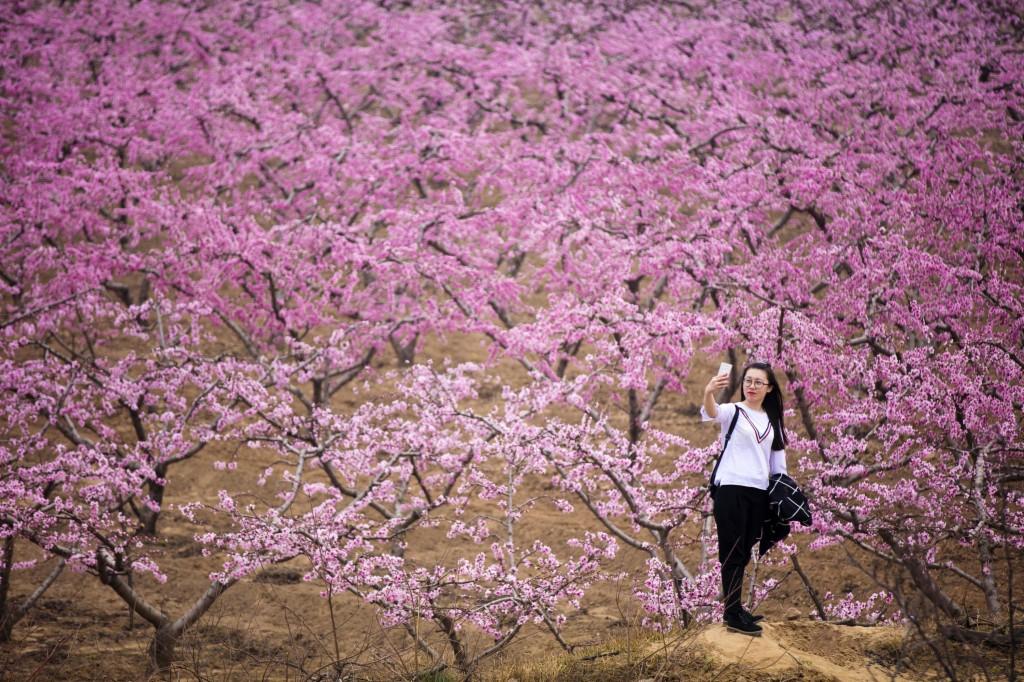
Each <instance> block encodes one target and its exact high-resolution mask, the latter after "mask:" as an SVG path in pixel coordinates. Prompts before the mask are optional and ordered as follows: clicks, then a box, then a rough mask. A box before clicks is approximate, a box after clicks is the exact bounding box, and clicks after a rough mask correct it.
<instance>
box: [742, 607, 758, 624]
mask: <svg viewBox="0 0 1024 682" xmlns="http://www.w3.org/2000/svg"><path fill="white" fill-rule="evenodd" d="M740 610H741V611H742V612H743V617H744V618H746V619H747V620H749V621H750V622H751V623H756V622H758V621H760V620H764V616H762V615H761V614H760V613H751V612H750V611H747V610H746V609H744V608H742V607H740Z"/></svg>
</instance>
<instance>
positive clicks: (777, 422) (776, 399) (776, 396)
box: [740, 362, 789, 450]
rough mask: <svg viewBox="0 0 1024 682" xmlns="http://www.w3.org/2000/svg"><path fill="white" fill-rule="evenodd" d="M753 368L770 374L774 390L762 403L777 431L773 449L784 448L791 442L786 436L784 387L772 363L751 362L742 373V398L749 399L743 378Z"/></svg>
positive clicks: (773, 439) (767, 394)
mask: <svg viewBox="0 0 1024 682" xmlns="http://www.w3.org/2000/svg"><path fill="white" fill-rule="evenodd" d="M751 369H759V370H761V371H763V372H764V373H765V374H767V375H768V383H769V384H770V385H771V387H772V390H771V391H770V392H768V393H766V394H765V396H764V402H763V403H762V405H763V406H764V411H765V412H767V413H768V421H769V422H771V425H772V429H773V430H774V431H775V435H774V436H773V437H772V450H782V449H783V448H785V447H786V443H788V442H789V439H788V438H786V425H785V423H784V422H783V419H782V389H780V388H779V382H778V381H777V380H776V379H775V372H774V371H772V366H771V364H769V363H767V362H751V363H749V364H748V365H747V366H746V367H744V368H743V373H742V374H740V399H742V400H746V399H747V395H746V392H745V391H744V390H743V380H744V379H746V378H747V371H748V370H751Z"/></svg>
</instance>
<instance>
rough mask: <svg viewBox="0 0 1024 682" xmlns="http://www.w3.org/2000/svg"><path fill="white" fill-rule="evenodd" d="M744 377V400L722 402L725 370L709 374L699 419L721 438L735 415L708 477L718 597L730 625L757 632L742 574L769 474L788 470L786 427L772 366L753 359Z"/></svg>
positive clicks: (762, 509) (765, 510)
mask: <svg viewBox="0 0 1024 682" xmlns="http://www.w3.org/2000/svg"><path fill="white" fill-rule="evenodd" d="M742 376H743V379H742V385H741V388H740V397H741V398H742V400H741V401H740V402H738V403H728V404H725V405H719V404H717V403H716V402H715V394H716V393H719V392H721V391H722V389H724V388H725V387H726V386H728V385H729V375H728V374H720V375H718V376H716V377H714V378H712V379H711V381H709V382H708V385H707V387H706V388H705V389H704V405H703V406H702V407H701V416H702V417H703V421H712V420H714V421H717V422H718V423H719V424H721V428H722V436H723V438H724V436H725V434H726V432H727V431H728V429H729V425H730V424H731V423H732V421H733V417H736V426H735V429H734V430H733V433H732V436H731V437H730V438H729V443H728V445H727V446H726V448H725V452H724V453H722V459H721V462H720V463H719V465H718V468H717V470H716V471H715V472H714V478H715V480H714V481H712V483H714V484H715V485H717V486H718V487H717V490H716V492H715V496H714V498H715V499H714V515H715V524H716V525H717V527H718V558H719V560H720V561H721V564H722V595H723V597H722V599H723V605H724V607H725V624H726V627H728V629H730V630H733V631H735V632H742V633H744V634H748V635H760V634H761V626H760V625H758V624H757V621H759V620H761V618H762V617H761V616H754V615H752V614H751V613H750V612H748V611H747V610H746V609H744V608H743V606H742V605H741V599H740V597H741V594H742V590H743V573H744V571H745V570H746V567H747V563H748V562H749V561H750V551H751V549H752V548H753V546H754V543H755V542H756V541H757V539H758V537H759V536H760V534H761V526H762V524H763V523H764V519H765V516H766V515H767V513H768V492H767V491H768V477H769V476H770V475H771V474H777V473H783V474H784V473H787V471H786V450H785V447H786V432H785V428H784V425H783V422H782V394H781V392H780V391H779V383H778V381H776V380H775V373H774V372H773V371H772V366H771V365H770V364H768V363H766V362H752V363H750V364H749V365H747V366H746V367H744V368H743V375H742ZM737 411H739V414H738V415H737Z"/></svg>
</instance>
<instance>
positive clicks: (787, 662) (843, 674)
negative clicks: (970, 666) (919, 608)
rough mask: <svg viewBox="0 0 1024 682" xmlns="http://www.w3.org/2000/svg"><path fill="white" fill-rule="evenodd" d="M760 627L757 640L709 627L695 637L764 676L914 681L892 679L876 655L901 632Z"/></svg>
mask: <svg viewBox="0 0 1024 682" xmlns="http://www.w3.org/2000/svg"><path fill="white" fill-rule="evenodd" d="M761 625H762V626H763V627H764V632H763V633H762V635H761V636H760V637H750V636H747V635H742V634H738V633H735V632H730V631H728V630H726V628H725V626H724V625H712V626H709V627H707V628H705V629H704V630H703V631H702V632H701V633H700V634H699V635H698V636H697V644H698V646H700V647H701V648H702V649H704V650H705V651H706V652H707V653H708V654H709V655H710V656H712V657H713V658H714V659H716V660H717V661H719V662H720V663H721V664H723V665H725V666H736V667H738V668H742V669H744V670H746V671H751V672H754V673H762V674H764V675H765V676H778V675H780V674H786V673H803V674H807V673H811V674H812V675H813V674H815V673H816V674H818V675H820V676H821V677H823V678H825V679H830V680H839V681H840V682H861V681H863V680H879V681H881V680H897V681H904V680H905V681H906V682H911V680H912V679H917V678H910V677H905V676H902V675H898V674H894V672H893V671H892V670H890V669H888V668H885V667H883V666H882V665H880V664H879V663H878V659H879V658H880V657H879V655H878V654H879V653H880V652H884V651H885V650H887V649H891V647H892V646H894V645H895V643H896V642H898V641H899V640H900V639H901V638H902V636H903V632H902V631H901V630H900V629H898V628H893V627H856V626H840V625H831V624H829V623H820V622H784V623H770V622H766V621H763V622H762V623H761ZM882 658H884V656H882Z"/></svg>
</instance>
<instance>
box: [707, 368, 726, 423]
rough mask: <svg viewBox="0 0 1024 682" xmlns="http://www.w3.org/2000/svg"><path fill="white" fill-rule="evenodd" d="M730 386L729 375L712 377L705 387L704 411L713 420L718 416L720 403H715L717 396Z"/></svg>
mask: <svg viewBox="0 0 1024 682" xmlns="http://www.w3.org/2000/svg"><path fill="white" fill-rule="evenodd" d="M728 385H729V375H728V374H719V375H718V376H715V377H712V378H711V381H709V382H708V385H707V386H705V387H704V411H705V412H706V413H707V415H708V416H709V417H711V418H712V419H714V418H716V417H717V416H718V403H716V402H715V394H716V393H721V392H722V390H723V389H724V388H725V387H726V386H728Z"/></svg>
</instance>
